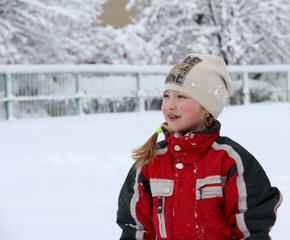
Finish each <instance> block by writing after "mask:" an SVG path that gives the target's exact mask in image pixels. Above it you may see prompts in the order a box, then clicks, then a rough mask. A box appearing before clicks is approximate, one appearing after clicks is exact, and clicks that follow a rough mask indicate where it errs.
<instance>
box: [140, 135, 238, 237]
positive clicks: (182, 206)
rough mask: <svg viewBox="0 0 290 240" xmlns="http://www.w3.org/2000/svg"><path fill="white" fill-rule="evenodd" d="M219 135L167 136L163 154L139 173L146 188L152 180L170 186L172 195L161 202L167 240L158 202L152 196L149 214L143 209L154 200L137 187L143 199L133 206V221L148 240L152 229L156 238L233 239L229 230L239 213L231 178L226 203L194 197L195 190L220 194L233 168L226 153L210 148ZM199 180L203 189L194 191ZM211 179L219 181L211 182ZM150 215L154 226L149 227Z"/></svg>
mask: <svg viewBox="0 0 290 240" xmlns="http://www.w3.org/2000/svg"><path fill="white" fill-rule="evenodd" d="M218 136H219V133H214V134H210V135H209V134H195V135H194V134H193V135H189V136H183V137H175V136H174V135H171V136H169V137H166V141H167V142H168V145H167V152H166V153H165V154H161V155H158V157H157V159H156V160H155V161H154V162H153V163H152V164H149V165H147V166H144V167H143V168H142V174H143V176H144V177H145V178H146V179H147V181H148V182H149V183H151V181H152V179H169V180H173V181H174V190H173V195H172V196H169V197H165V198H164V199H165V203H164V204H165V205H164V207H163V211H164V216H165V228H166V234H167V238H161V233H160V229H159V220H158V197H153V210H152V209H151V208H150V207H149V205H148V204H147V205H146V204H145V203H146V202H150V204H151V201H152V200H151V198H152V197H151V196H150V195H149V194H147V193H145V192H144V190H143V187H142V186H139V191H140V193H141V194H140V199H139V201H138V203H137V209H139V210H138V212H137V218H138V219H140V221H141V222H142V224H143V225H144V228H145V229H147V230H148V231H149V232H150V233H151V234H150V235H152V236H154V231H155V230H156V233H157V235H158V238H157V239H204V240H210V239H212V240H225V239H231V238H233V237H234V231H233V229H232V227H231V226H234V225H235V217H234V216H235V214H236V213H237V212H238V206H237V200H238V192H237V187H236V186H235V180H234V179H232V180H231V182H230V183H229V186H227V187H225V189H224V190H225V195H228V196H229V197H227V198H226V200H225V198H224V197H223V196H216V195H215V193H214V191H212V193H209V195H210V196H208V197H207V198H204V199H203V197H202V196H201V197H200V198H199V199H197V197H196V192H197V191H203V190H204V191H206V190H210V189H211V187H214V188H215V189H219V190H220V192H223V186H222V179H223V178H227V174H228V172H229V169H230V168H231V167H232V166H233V165H235V164H236V163H235V161H234V160H233V159H232V158H230V157H229V156H228V154H227V153H226V152H225V151H216V150H215V149H213V148H212V147H210V145H211V144H212V142H213V141H214V140H215V139H216V138H217V137H218ZM175 146H179V148H180V150H179V149H178V148H177V149H178V150H179V151H176V150H175ZM177 163H182V164H183V169H177V168H176V167H175V166H176V164H177ZM211 178H212V179H211ZM197 179H199V180H201V181H203V180H204V183H203V185H202V186H201V189H196V187H197ZM213 179H220V181H218V182H217V183H215V181H214V180H213ZM206 181H208V183H206ZM228 191H230V192H228ZM211 195H212V196H211ZM225 203H226V205H225V206H224V204H225ZM141 209H142V210H141ZM152 211H153V213H152ZM145 216H147V217H145ZM148 216H149V218H148ZM152 216H153V219H152V221H153V223H154V226H152V224H151V225H150V222H151V217H152ZM152 239H153V238H152ZM154 239H155V238H154Z"/></svg>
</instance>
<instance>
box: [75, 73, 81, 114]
mask: <svg viewBox="0 0 290 240" xmlns="http://www.w3.org/2000/svg"><path fill="white" fill-rule="evenodd" d="M75 84H76V89H75V104H76V114H77V115H80V114H81V110H80V109H81V106H80V96H79V94H80V81H79V73H78V72H76V73H75Z"/></svg>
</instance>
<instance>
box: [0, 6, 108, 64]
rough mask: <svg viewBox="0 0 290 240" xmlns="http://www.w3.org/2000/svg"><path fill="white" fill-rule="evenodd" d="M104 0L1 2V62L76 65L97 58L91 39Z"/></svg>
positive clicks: (97, 23)
mask: <svg viewBox="0 0 290 240" xmlns="http://www.w3.org/2000/svg"><path fill="white" fill-rule="evenodd" d="M103 2H104V1H91V0H72V1H69V3H68V1H66V0H13V1H11V0H2V1H1V2H0V63H2V64H3V63H6V64H12V63H36V64H38V63H77V62H85V61H88V59H90V58H91V56H93V55H94V53H95V52H94V51H95V49H96V47H95V46H94V45H92V42H91V41H90V40H91V39H90V38H89V35H90V31H91V29H92V28H97V27H98V25H99V21H98V19H97V17H98V15H100V13H101V11H102V9H101V4H102V3H103Z"/></svg>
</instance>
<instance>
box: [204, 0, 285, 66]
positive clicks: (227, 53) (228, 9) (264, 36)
mask: <svg viewBox="0 0 290 240" xmlns="http://www.w3.org/2000/svg"><path fill="white" fill-rule="evenodd" d="M209 8H210V12H211V16H212V18H213V24H214V25H216V26H219V27H220V29H221V30H220V31H219V32H218V33H217V35H216V37H217V38H218V45H219V48H220V52H221V55H222V56H223V57H224V58H225V59H226V60H227V61H228V62H229V63H231V64H267V63H271V64H275V63H290V61H289V59H290V31H289V30H290V18H289V12H290V2H289V1H288V0H286V1H284V0H275V1H274V0H264V1H261V0H240V1H237V0H230V1H229V0H221V1H217V0H210V1H209Z"/></svg>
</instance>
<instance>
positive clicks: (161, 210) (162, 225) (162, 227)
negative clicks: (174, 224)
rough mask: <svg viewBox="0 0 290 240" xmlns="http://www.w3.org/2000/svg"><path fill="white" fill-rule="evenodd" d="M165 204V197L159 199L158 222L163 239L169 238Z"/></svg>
mask: <svg viewBox="0 0 290 240" xmlns="http://www.w3.org/2000/svg"><path fill="white" fill-rule="evenodd" d="M164 204H165V197H160V198H158V209H157V211H158V221H159V232H160V236H161V238H167V233H166V228H165V216H164Z"/></svg>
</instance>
